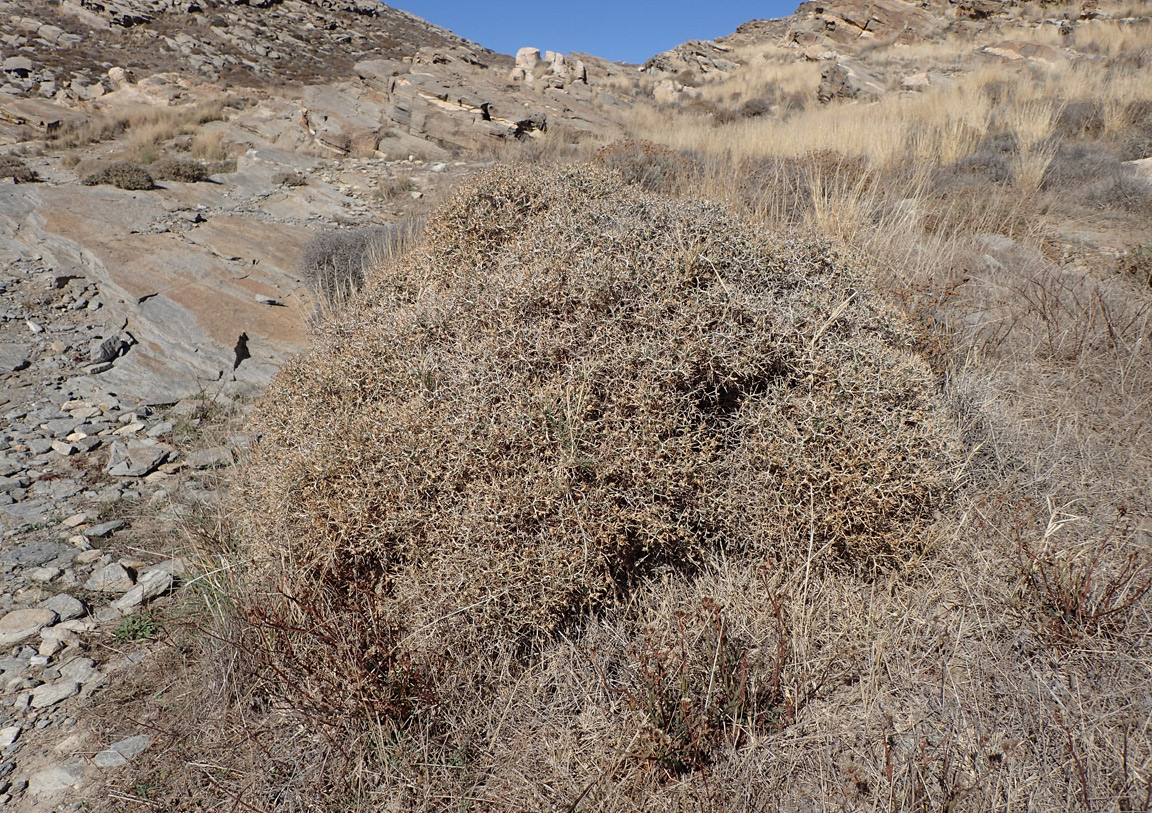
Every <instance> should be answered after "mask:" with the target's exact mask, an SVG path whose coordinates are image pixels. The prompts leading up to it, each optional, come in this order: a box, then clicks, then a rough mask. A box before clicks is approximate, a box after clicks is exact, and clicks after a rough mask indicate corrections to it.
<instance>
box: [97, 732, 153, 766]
mask: <svg viewBox="0 0 1152 813" xmlns="http://www.w3.org/2000/svg"><path fill="white" fill-rule="evenodd" d="M151 744H152V738H151V737H149V736H148V735H147V734H140V735H138V736H136V737H129V738H128V739H125V740H120V742H116V743H113V744H112V745H110V746H109V747H108V748H106V749H105V750H103V751H101V752H100V753H98V754H97V755H96V756H95V757H94V758H93V762H95V763H96V766H97V767H99V768H119V767H120V766H122V765H127V764H128V763H129V762H130V761H131V760H133V759H135V758H136V757H138V756H140V755H141V754H142V753H144V751H145V750H146V749H147V748H148V746H150V745H151Z"/></svg>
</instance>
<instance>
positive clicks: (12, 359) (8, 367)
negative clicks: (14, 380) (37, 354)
mask: <svg viewBox="0 0 1152 813" xmlns="http://www.w3.org/2000/svg"><path fill="white" fill-rule="evenodd" d="M27 366H28V345H26V344H14V343H12V342H0V373H14V372H17V371H18V370H23V369H24V368H25V367H27Z"/></svg>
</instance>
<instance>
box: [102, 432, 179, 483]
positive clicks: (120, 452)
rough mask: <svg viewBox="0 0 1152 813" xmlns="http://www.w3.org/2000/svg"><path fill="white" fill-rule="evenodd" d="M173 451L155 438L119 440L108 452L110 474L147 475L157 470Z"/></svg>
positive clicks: (125, 475)
mask: <svg viewBox="0 0 1152 813" xmlns="http://www.w3.org/2000/svg"><path fill="white" fill-rule="evenodd" d="M171 451H172V448H171V447H170V446H167V445H165V444H163V443H157V442H156V441H154V440H130V441H128V442H127V443H121V442H119V441H117V442H115V443H113V444H112V448H111V450H110V451H109V452H108V474H110V475H112V476H113V477H146V476H147V475H149V474H151V473H152V472H154V471H156V469H158V468H159V467H160V464H162V463H163V462H164V461H165V460H167V459H168V454H169V453H170V452H171Z"/></svg>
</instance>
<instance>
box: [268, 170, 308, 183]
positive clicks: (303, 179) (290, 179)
mask: <svg viewBox="0 0 1152 813" xmlns="http://www.w3.org/2000/svg"><path fill="white" fill-rule="evenodd" d="M272 183H274V184H276V185H277V186H307V185H308V176H307V175H305V174H304V173H303V172H277V173H276V174H275V175H273V176H272Z"/></svg>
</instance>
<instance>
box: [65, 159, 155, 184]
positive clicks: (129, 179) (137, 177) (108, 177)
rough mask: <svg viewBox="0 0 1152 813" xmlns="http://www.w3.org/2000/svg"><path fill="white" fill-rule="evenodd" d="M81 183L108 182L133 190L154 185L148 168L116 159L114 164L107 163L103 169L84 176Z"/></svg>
mask: <svg viewBox="0 0 1152 813" xmlns="http://www.w3.org/2000/svg"><path fill="white" fill-rule="evenodd" d="M81 183H82V184H84V185H85V186H99V185H101V184H110V185H111V186H114V187H116V188H117V189H128V190H133V191H136V190H142V189H152V188H153V187H155V186H156V183H155V181H153V180H152V176H151V175H150V174H149V173H148V170H146V169H144V167H142V166H140V165H139V164H133V163H132V162H130V161H117V162H116V163H115V164H109V165H108V166H106V167H104V168H103V169H101V170H98V171H97V172H93V173H92V174H91V175H88V176H85V178H84V179H83V180H82V181H81Z"/></svg>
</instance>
